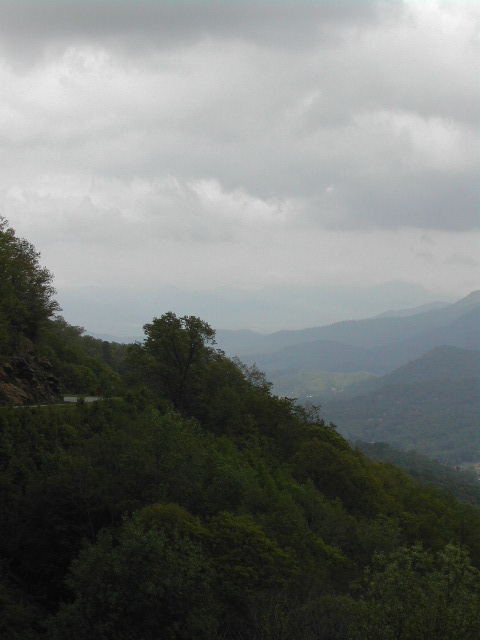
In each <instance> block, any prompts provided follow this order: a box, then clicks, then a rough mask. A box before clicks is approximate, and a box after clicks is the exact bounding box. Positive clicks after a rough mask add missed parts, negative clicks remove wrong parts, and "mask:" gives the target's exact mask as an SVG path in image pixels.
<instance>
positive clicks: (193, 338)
mask: <svg viewBox="0 0 480 640" xmlns="http://www.w3.org/2000/svg"><path fill="white" fill-rule="evenodd" d="M144 331H145V334H146V336H147V337H146V339H145V341H144V343H143V345H138V344H137V345H135V347H134V348H133V349H132V350H131V353H130V362H131V363H132V364H133V365H134V367H135V368H136V369H137V370H138V369H141V370H142V373H143V377H144V378H145V379H146V380H148V382H149V383H153V384H154V385H156V386H157V387H160V389H159V390H160V391H161V392H162V394H163V395H164V397H165V398H166V399H167V400H169V401H171V402H172V404H173V405H174V407H175V408H176V409H178V410H179V411H184V410H185V409H187V408H188V406H189V403H190V401H191V399H192V396H193V395H194V392H195V390H196V387H197V386H198V384H199V382H200V380H201V373H202V371H203V370H204V367H205V365H206V364H207V363H208V362H210V361H211V360H213V359H214V358H215V357H216V355H217V353H218V352H217V351H216V350H215V349H214V344H215V331H214V330H213V329H212V328H211V327H210V325H208V324H207V323H206V322H204V321H203V320H200V319H199V318H196V317H195V316H183V317H182V318H177V316H176V315H175V314H174V313H172V312H168V313H165V314H164V315H163V316H162V317H161V318H154V319H153V321H152V322H151V323H149V324H146V325H145V326H144Z"/></svg>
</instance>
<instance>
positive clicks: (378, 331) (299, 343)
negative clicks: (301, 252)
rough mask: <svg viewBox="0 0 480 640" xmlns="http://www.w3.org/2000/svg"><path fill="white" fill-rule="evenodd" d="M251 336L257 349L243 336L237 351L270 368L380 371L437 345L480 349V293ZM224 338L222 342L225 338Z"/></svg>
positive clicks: (243, 356) (394, 366)
mask: <svg viewBox="0 0 480 640" xmlns="http://www.w3.org/2000/svg"><path fill="white" fill-rule="evenodd" d="M249 337H250V343H249V344H250V348H251V346H252V345H257V348H256V350H255V351H254V352H252V351H250V353H249V348H248V347H247V346H246V343H243V344H242V343H241V339H239V340H238V343H237V349H238V350H237V355H239V357H240V358H241V359H242V360H244V361H245V362H247V363H253V362H255V363H256V364H257V365H258V366H259V367H260V369H265V370H266V371H272V370H282V369H296V370H301V371H336V372H353V371H368V372H370V373H374V374H378V375H379V374H384V373H388V372H389V371H393V370H394V369H396V368H397V367H400V366H401V365H403V364H406V363H407V362H409V361H410V360H413V359H415V358H419V357H420V356H422V355H423V354H425V353H427V352H428V351H429V350H430V349H433V348H435V347H437V346H442V345H451V346H455V347H459V348H462V349H480V293H479V292H475V293H473V294H470V295H469V296H467V297H466V298H463V299H462V300H460V301H458V302H456V303H454V304H451V305H448V306H447V307H442V308H440V309H432V310H429V311H426V312H422V313H419V314H417V315H414V316H408V317H398V318H397V317H392V318H390V317H388V318H376V319H375V318H372V319H369V320H360V321H349V322H340V323H336V324H333V325H328V326H326V327H318V328H313V329H305V330H303V331H282V332H278V333H275V334H270V335H267V336H263V337H262V336H258V335H254V336H249ZM239 338H240V336H239ZM219 344H220V346H222V342H221V340H220V341H219ZM281 345H283V346H281ZM243 347H244V351H243V352H242V351H241V348H243ZM227 353H228V351H227Z"/></svg>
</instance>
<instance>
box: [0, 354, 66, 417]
mask: <svg viewBox="0 0 480 640" xmlns="http://www.w3.org/2000/svg"><path fill="white" fill-rule="evenodd" d="M59 400H60V381H59V380H58V378H57V377H56V376H55V375H53V373H52V367H51V365H50V363H49V362H48V361H47V360H42V359H37V358H35V357H33V356H31V355H22V356H14V357H12V358H11V359H10V360H9V361H8V362H4V363H3V364H0V404H3V405H28V404H50V403H52V402H58V401H59Z"/></svg>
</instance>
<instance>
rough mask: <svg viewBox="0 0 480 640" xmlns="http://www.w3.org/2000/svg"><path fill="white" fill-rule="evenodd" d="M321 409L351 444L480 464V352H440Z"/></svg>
mask: <svg viewBox="0 0 480 640" xmlns="http://www.w3.org/2000/svg"><path fill="white" fill-rule="evenodd" d="M353 394H358V395H354V397H352V396H353ZM349 396H350V397H349ZM315 401H316V402H322V399H321V398H316V399H315ZM322 404H323V413H324V416H325V418H326V419H327V420H329V421H332V422H334V423H335V424H336V425H338V429H339V431H340V432H341V433H342V434H343V435H344V436H346V437H348V438H350V439H355V440H364V441H367V442H378V441H382V442H388V443H390V444H391V445H393V446H395V447H397V448H399V449H403V450H410V449H415V450H416V451H417V452H419V453H423V454H425V455H428V456H430V457H433V458H436V459H437V460H439V461H442V462H447V463H450V464H461V463H463V462H475V461H477V460H479V459H480V352H477V351H475V352H474V351H467V350H461V349H457V348H453V347H442V348H438V349H435V350H433V351H431V352H430V353H428V354H426V355H425V356H423V357H422V358H420V359H418V360H416V361H414V362H411V363H409V364H407V365H405V366H403V367H401V368H400V369H398V370H396V371H394V372H393V373H391V374H389V375H386V376H383V377H382V378H378V379H376V380H370V381H366V382H363V383H360V384H359V385H357V386H356V388H355V387H353V386H352V387H351V388H350V389H347V390H346V391H345V396H344V397H342V399H338V400H333V401H332V400H328V399H326V400H325V401H324V402H323V403H322Z"/></svg>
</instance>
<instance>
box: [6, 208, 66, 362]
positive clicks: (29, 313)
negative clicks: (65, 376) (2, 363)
mask: <svg viewBox="0 0 480 640" xmlns="http://www.w3.org/2000/svg"><path fill="white" fill-rule="evenodd" d="M39 259H40V254H39V253H38V252H37V251H35V248H34V247H33V245H31V244H30V243H29V242H27V241H26V240H24V239H22V238H18V237H17V236H16V235H15V232H14V230H13V229H11V228H10V227H8V222H7V220H5V218H3V217H1V216H0V300H1V301H2V304H1V307H0V357H3V358H5V357H6V356H9V355H11V354H12V353H13V352H14V351H15V350H18V348H19V347H20V346H21V345H22V339H24V338H25V339H28V340H31V341H33V342H36V341H37V339H38V336H39V334H40V332H41V331H42V329H43V327H44V325H45V322H46V321H47V319H48V318H50V317H51V316H52V315H53V314H54V313H55V312H56V311H57V310H58V305H57V303H56V302H55V301H54V300H52V296H53V295H54V293H55V289H54V288H53V286H52V275H51V273H50V272H49V271H48V270H47V269H45V268H43V267H41V266H40V262H39Z"/></svg>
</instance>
